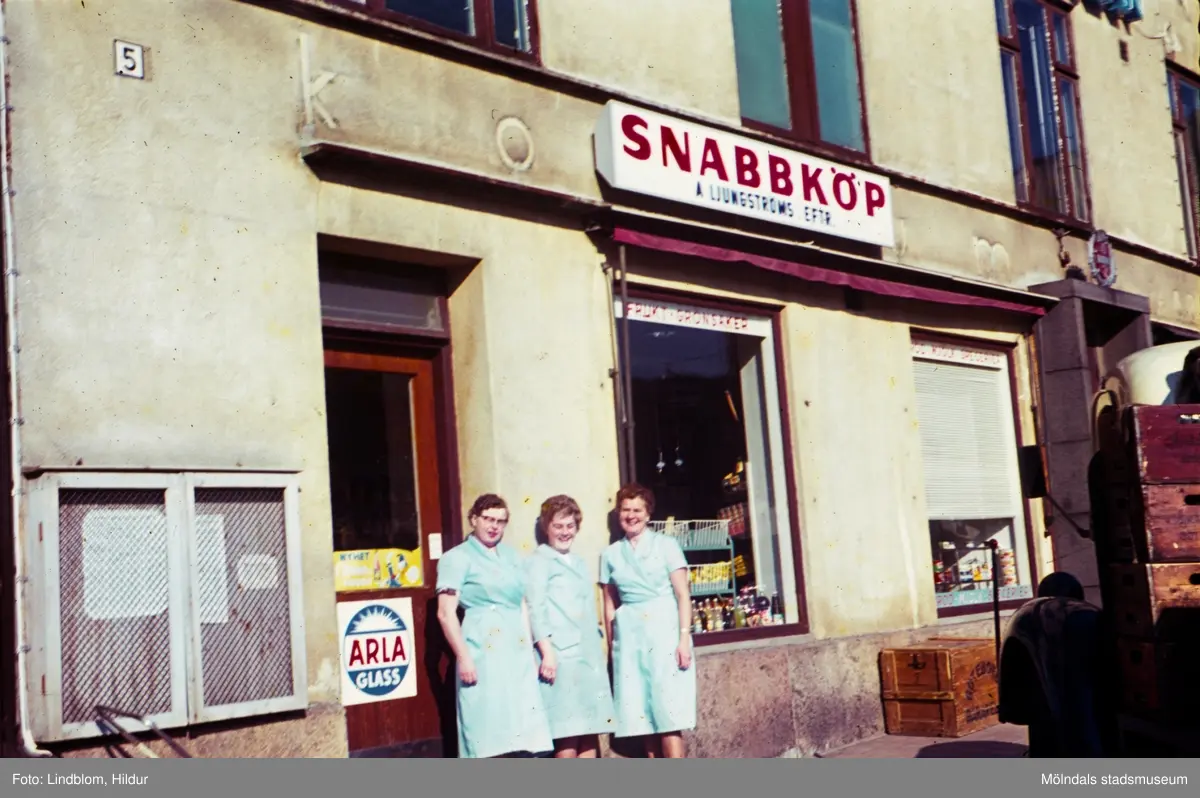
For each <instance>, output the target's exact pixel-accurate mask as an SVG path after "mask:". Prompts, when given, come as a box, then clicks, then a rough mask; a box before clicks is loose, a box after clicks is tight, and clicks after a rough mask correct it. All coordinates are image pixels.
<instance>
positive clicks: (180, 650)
mask: <svg viewBox="0 0 1200 798" xmlns="http://www.w3.org/2000/svg"><path fill="white" fill-rule="evenodd" d="M196 488H281V489H283V492H284V534H285V540H286V547H287V554H286V556H287V570H288V602H289V615H290V627H291V640H292V695H290V696H285V697H280V698H271V699H263V700H260V701H248V702H242V703H238V704H230V705H227V706H218V707H205V706H204V705H203V701H202V698H203V695H204V693H203V670H202V668H201V661H200V613H199V595H198V591H196V590H194V585H195V584H196V577H197V565H198V556H197V551H196V535H195V534H194V529H195V489H196ZM63 489H75V490H146V489H149V490H162V491H163V494H164V511H165V513H166V518H167V534H168V541H167V567H168V580H169V586H168V589H169V601H168V617H169V618H171V635H170V639H171V651H170V654H169V659H170V666H169V667H170V674H171V675H170V685H171V709H170V710H169V711H168V712H165V713H160V714H157V715H153V716H150V717H148V718H147V720H149V721H150V722H152V723H154V724H155V725H156V726H158V727H159V728H162V729H170V728H180V727H184V726H187V725H189V724H191V723H204V722H211V721H217V720H229V719H234V718H245V717H251V716H257V715H268V714H274V713H279V712H287V711H292V710H298V709H305V708H306V707H307V705H308V685H307V674H308V667H307V657H306V651H307V647H306V639H305V624H304V597H303V581H304V580H303V573H302V557H301V541H300V512H299V492H300V488H299V476H298V475H297V474H294V473H288V474H281V473H178V472H176V473H128V472H61V473H51V474H46V475H44V476H42V477H39V478H38V479H36V480H30V481H28V482H27V483H26V518H25V524H24V530H25V535H26V541H27V542H28V543H29V545H28V547H27V548H26V552H27V557H28V560H29V561H28V563H27V565H28V570H27V573H28V574H29V575H30V580H31V581H30V584H29V585H27V586H26V587H27V589H28V593H27V594H28V596H29V598H30V601H29V602H28V604H27V605H26V610H27V614H28V616H27V624H26V628H27V629H28V630H29V645H30V652H29V654H30V656H29V657H27V659H26V668H27V676H28V677H29V678H28V685H29V686H28V699H29V706H30V708H31V710H32V712H31V714H32V717H31V719H30V727H31V731H32V732H33V734H34V737H35V739H37V740H38V741H40V742H55V741H67V740H81V739H88V738H96V737H104V736H108V735H107V733H106V732H105V731H103V730H101V729H100V727H99V726H98V725H97V724H96V723H95V722H94V721H90V722H86V723H64V722H63V720H62V679H63V674H62V620H61V601H60V595H61V574H60V572H59V491H60V490H63ZM18 587H20V586H18ZM43 680H44V683H45V688H44V694H43V690H42V687H41V685H42V684H43ZM117 709H121V707H117ZM118 720H119V721H120V723H121V725H122V726H123V727H124V728H126V729H127V730H129V731H131V732H134V733H137V732H142V731H149V728H148V727H143V726H142V724H140V723H138V722H137V721H135V720H133V719H131V718H119V719H118Z"/></svg>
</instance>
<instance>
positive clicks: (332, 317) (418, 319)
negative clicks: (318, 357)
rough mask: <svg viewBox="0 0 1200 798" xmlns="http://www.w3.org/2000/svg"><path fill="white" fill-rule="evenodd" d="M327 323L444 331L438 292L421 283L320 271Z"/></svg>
mask: <svg viewBox="0 0 1200 798" xmlns="http://www.w3.org/2000/svg"><path fill="white" fill-rule="evenodd" d="M320 290H321V315H322V317H323V318H324V319H326V320H327V321H339V322H350V323H352V324H366V325H371V326H374V327H395V328H397V329H400V330H423V331H428V332H438V333H440V332H444V331H445V319H444V318H443V316H442V304H441V300H440V296H441V291H440V290H439V289H438V287H437V286H435V285H432V284H430V283H428V282H425V281H423V280H417V279H406V278H404V277H400V276H393V275H386V276H385V275H379V274H374V273H371V272H364V271H353V270H348V269H322V270H321V289H320Z"/></svg>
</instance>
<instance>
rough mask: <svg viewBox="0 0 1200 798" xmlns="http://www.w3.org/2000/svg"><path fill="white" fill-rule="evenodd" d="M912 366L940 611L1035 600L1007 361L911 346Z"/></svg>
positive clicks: (995, 354) (975, 351) (979, 351)
mask: <svg viewBox="0 0 1200 798" xmlns="http://www.w3.org/2000/svg"><path fill="white" fill-rule="evenodd" d="M913 368H914V371H915V377H916V387H917V413H918V420H919V422H920V429H921V455H922V460H923V463H924V475H925V503H926V508H927V512H928V514H929V534H930V540H931V545H932V552H933V569H932V570H933V580H934V584H935V592H936V595H937V606H938V610H939V611H943V610H951V609H953V608H960V607H971V606H975V605H984V606H987V605H990V603H991V601H992V590H993V580H998V581H999V591H1000V599H1001V601H1018V600H1023V599H1028V598H1032V596H1033V582H1032V574H1031V571H1030V556H1029V542H1028V536H1027V534H1026V527H1025V511H1024V505H1023V502H1024V499H1023V497H1022V495H1021V486H1020V479H1019V476H1018V474H1019V471H1018V468H1019V467H1018V464H1017V438H1016V429H1015V416H1014V411H1013V394H1012V387H1011V382H1010V377H1009V362H1008V356H1007V355H1006V354H1005V353H1004V352H1000V351H995V350H988V349H983V348H972V347H965V346H951V345H942V344H932V343H925V342H917V343H914V344H913ZM993 540H994V541H996V543H997V544H998V547H999V550H998V564H997V568H996V571H995V572H993V570H992V567H991V562H992V561H991V552H990V550H989V548H988V544H989V541H993ZM981 609H982V606H981Z"/></svg>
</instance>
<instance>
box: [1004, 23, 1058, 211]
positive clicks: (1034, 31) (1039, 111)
mask: <svg viewBox="0 0 1200 798" xmlns="http://www.w3.org/2000/svg"><path fill="white" fill-rule="evenodd" d="M1015 3H1016V12H1017V36H1018V38H1019V40H1020V44H1021V89H1022V91H1023V93H1024V95H1025V96H1024V106H1025V109H1024V110H1025V119H1024V120H1023V121H1024V123H1025V126H1026V130H1027V132H1028V136H1029V144H1030V149H1031V151H1032V152H1031V155H1032V163H1030V164H1029V165H1028V168H1029V178H1030V179H1029V183H1030V197H1029V200H1030V201H1031V202H1032V203H1033V204H1035V205H1037V206H1038V207H1039V208H1044V209H1046V210H1049V211H1054V212H1057V213H1066V212H1067V206H1066V187H1065V184H1064V183H1063V159H1062V153H1061V152H1060V151H1059V142H1058V115H1057V114H1056V113H1055V107H1054V81H1053V78H1052V76H1051V75H1052V73H1051V65H1050V36H1049V31H1048V30H1047V26H1046V14H1045V11H1044V9H1043V7H1042V5H1041V3H1039V2H1038V0H1015Z"/></svg>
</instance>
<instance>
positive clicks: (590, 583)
mask: <svg viewBox="0 0 1200 798" xmlns="http://www.w3.org/2000/svg"><path fill="white" fill-rule="evenodd" d="M526 569H527V571H526V572H527V577H528V587H527V590H526V596H527V599H526V600H527V602H528V604H529V617H530V621H531V623H532V626H533V639H534V640H535V641H537V642H541V641H542V640H545V639H547V638H549V640H550V643H551V645H553V646H554V651H555V653H556V654H557V660H558V671H557V673H556V675H555V678H554V682H553V684H550V683H547V682H542V683H541V690H542V703H543V704H544V705H545V707H546V716H547V718H549V721H550V733H551V735H552V736H553V737H554V739H556V740H562V739H566V738H570V737H580V736H583V735H592V734H607V733H608V732H611V731H612V730H613V726H614V723H613V699H612V689H611V688H610V687H609V684H608V663H607V661H606V660H605V658H604V647H603V646H602V645H601V639H602V634H603V633H602V632H601V630H600V614H599V613H598V612H597V607H596V583H595V581H594V580H595V577H594V576H593V575H592V574H591V573H589V569H588V567H587V564H586V563H585V562H584V561H583V559H582V558H580V557H579V555H577V554H562V553H561V552H557V551H555V550H554V549H552V548H551V547H549V546H546V545H541V546H538V548H537V550H536V551H534V553H533V554H532V555H531V556H530V557H529V558H528V560H527V564H526Z"/></svg>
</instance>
